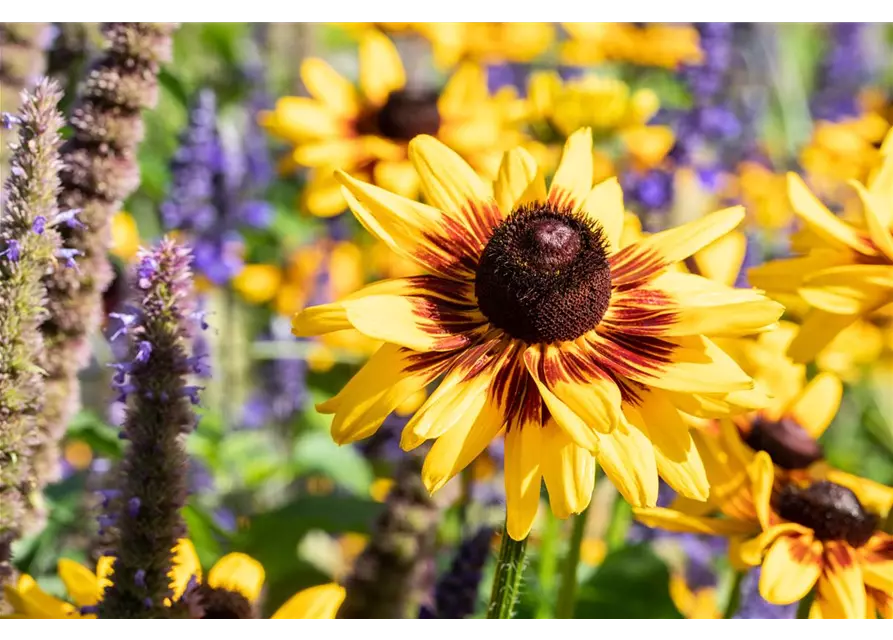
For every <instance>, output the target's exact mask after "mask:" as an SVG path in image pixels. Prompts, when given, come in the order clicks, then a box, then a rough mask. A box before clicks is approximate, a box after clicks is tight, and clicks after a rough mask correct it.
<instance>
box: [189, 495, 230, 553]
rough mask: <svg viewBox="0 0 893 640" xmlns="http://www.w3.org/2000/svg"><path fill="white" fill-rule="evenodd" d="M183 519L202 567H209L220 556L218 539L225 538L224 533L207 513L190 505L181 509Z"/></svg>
mask: <svg viewBox="0 0 893 640" xmlns="http://www.w3.org/2000/svg"><path fill="white" fill-rule="evenodd" d="M183 519H184V520H185V521H186V530H187V532H188V534H187V535H188V536H189V539H190V540H192V544H193V545H195V552H196V553H197V554H198V559H199V561H200V562H201V564H202V566H203V567H210V566H211V565H212V564H213V563H214V562H215V561H216V560H217V559H218V558H219V557H220V556H221V554H222V551H221V548H220V542H219V538H220V537H225V536H226V533H225V532H224V531H223V530H221V529H220V527H218V526H217V524H216V523H215V522H214V518H212V517H211V515H210V514H209V513H207V512H206V511H204V510H203V509H201V507H199V506H197V505H195V504H192V503H190V504H187V505H186V506H185V507H184V508H183Z"/></svg>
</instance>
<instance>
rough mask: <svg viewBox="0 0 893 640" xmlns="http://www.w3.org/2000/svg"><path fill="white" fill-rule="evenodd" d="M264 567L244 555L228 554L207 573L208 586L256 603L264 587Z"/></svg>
mask: <svg viewBox="0 0 893 640" xmlns="http://www.w3.org/2000/svg"><path fill="white" fill-rule="evenodd" d="M264 575H265V574H264V567H263V565H261V563H260V562H258V561H257V560H255V559H254V558H252V557H251V556H249V555H246V554H244V553H228V554H226V555H225V556H223V557H222V558H220V560H218V561H217V562H216V563H215V564H214V566H213V567H211V570H210V571H209V572H208V584H209V585H210V586H211V587H214V588H215V589H227V590H229V591H235V592H236V593H241V594H242V595H243V596H245V597H246V598H247V599H248V600H249V602H257V599H258V598H259V597H260V591H261V589H262V588H263V586H264Z"/></svg>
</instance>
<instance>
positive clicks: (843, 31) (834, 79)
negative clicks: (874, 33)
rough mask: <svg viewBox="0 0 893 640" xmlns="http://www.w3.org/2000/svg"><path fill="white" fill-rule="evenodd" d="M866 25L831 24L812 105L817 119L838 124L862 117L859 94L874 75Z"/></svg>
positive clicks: (854, 23) (857, 23) (855, 23)
mask: <svg viewBox="0 0 893 640" xmlns="http://www.w3.org/2000/svg"><path fill="white" fill-rule="evenodd" d="M866 26H867V25H866V24H865V23H860V22H834V23H831V24H829V25H828V35H827V41H826V42H827V52H826V54H825V57H824V59H823V61H822V64H821V67H820V69H819V73H818V78H817V81H816V91H815V94H814V96H813V99H812V103H811V107H812V114H813V117H815V118H817V119H819V120H829V121H832V122H836V121H839V120H844V119H846V118H852V117H855V116H858V115H859V105H858V102H857V100H858V97H859V91H860V89H861V88H862V87H863V86H865V84H866V83H867V82H868V80H869V75H870V73H869V69H868V65H867V62H866V60H867V55H866V51H865V31H866Z"/></svg>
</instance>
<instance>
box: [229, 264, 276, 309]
mask: <svg viewBox="0 0 893 640" xmlns="http://www.w3.org/2000/svg"><path fill="white" fill-rule="evenodd" d="M232 282H233V288H234V289H235V290H236V291H238V292H239V294H241V296H242V297H243V298H245V300H246V301H248V302H250V303H251V304H264V303H265V302H269V301H270V300H272V299H273V297H274V296H275V295H276V293H277V291H278V290H279V288H280V285H281V284H282V270H281V269H280V268H279V267H277V266H276V265H272V264H246V265H245V266H244V267H242V270H241V271H240V272H239V273H238V275H236V277H235V278H233V281H232Z"/></svg>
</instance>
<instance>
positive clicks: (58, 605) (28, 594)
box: [3, 574, 79, 619]
mask: <svg viewBox="0 0 893 640" xmlns="http://www.w3.org/2000/svg"><path fill="white" fill-rule="evenodd" d="M3 591H4V595H5V596H6V600H7V601H8V602H9V604H10V605H12V608H13V611H15V612H16V613H18V614H23V615H24V616H25V617H28V618H41V619H47V618H50V619H54V618H70V617H79V616H78V615H77V610H76V609H75V608H74V606H73V605H71V604H69V603H68V602H65V601H64V600H59V599H58V598H54V597H53V596H51V595H50V594H48V593H46V592H45V591H44V590H43V589H41V588H40V587H39V586H37V582H35V580H34V578H32V577H31V576H29V575H28V574H23V575H21V576H19V580H18V583H17V584H16V586H15V587H12V586H11V585H4V587H3Z"/></svg>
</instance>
